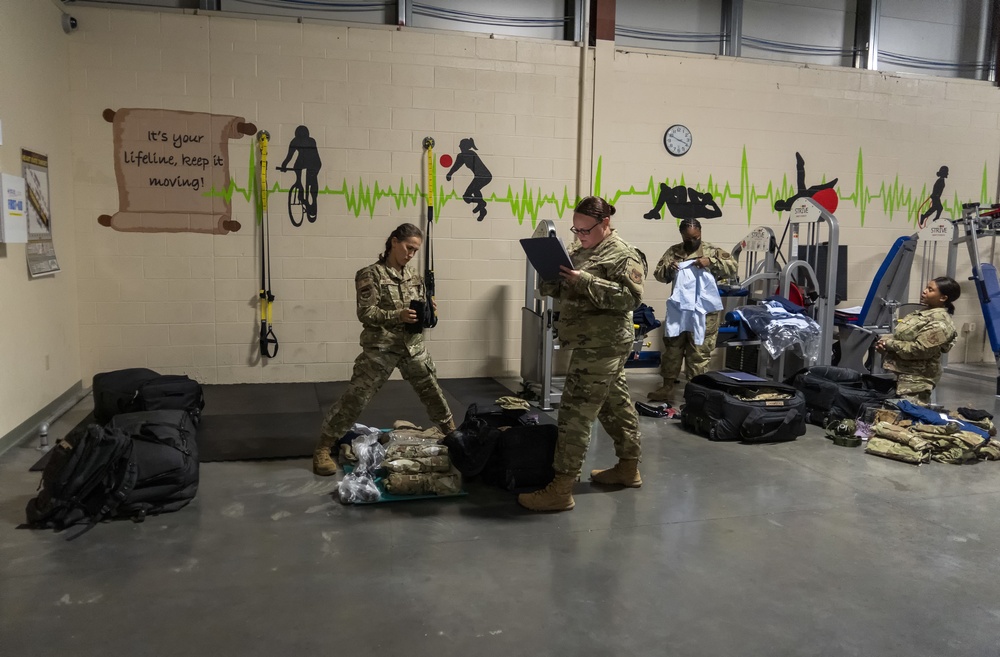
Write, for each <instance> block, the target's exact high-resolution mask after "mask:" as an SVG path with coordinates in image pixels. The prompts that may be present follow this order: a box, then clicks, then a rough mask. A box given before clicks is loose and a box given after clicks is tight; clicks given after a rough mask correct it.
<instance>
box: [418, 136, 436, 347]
mask: <svg viewBox="0 0 1000 657" xmlns="http://www.w3.org/2000/svg"><path fill="white" fill-rule="evenodd" d="M424 148H426V149H427V240H426V242H425V243H424V249H425V253H424V287H425V288H426V289H427V303H426V304H425V305H424V316H423V318H422V321H423V325H424V328H434V327H435V326H437V323H438V316H437V311H436V310H434V295H435V293H436V290H435V285H434V247H433V246H432V240H431V230H432V229H433V228H434V194H435V191H436V189H435V184H436V180H435V176H434V138H433V137H424Z"/></svg>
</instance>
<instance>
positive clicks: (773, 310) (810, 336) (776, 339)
mask: <svg viewBox="0 0 1000 657" xmlns="http://www.w3.org/2000/svg"><path fill="white" fill-rule="evenodd" d="M736 311H737V312H738V313H739V314H740V316H741V317H742V318H743V320H744V321H745V322H746V323H747V326H749V327H750V330H751V331H753V332H754V333H755V334H756V335H757V337H758V338H760V342H761V344H762V345H764V348H765V349H766V350H767V353H768V354H769V355H770V356H771V358H777V357H778V356H780V355H781V354H782V352H784V351H785V350H786V349H792V348H794V349H796V350H797V351H798V352H799V354H800V355H801V356H802V358H803V360H804V361H805V365H806V367H811V366H813V365H815V364H816V361H817V360H818V359H819V349H820V342H821V338H822V335H821V331H820V326H819V324H817V323H816V321H815V320H814V319H812V318H811V317H807V316H805V315H798V314H792V313H789V312H788V311H786V310H785V309H784V308H782V307H781V304H778V303H772V302H764V303H761V304H758V305H754V306H740V307H739V308H737V309H736Z"/></svg>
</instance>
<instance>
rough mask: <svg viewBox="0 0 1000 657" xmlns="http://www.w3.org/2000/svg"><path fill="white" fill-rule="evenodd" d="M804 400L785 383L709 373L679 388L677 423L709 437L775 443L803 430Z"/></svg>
mask: <svg viewBox="0 0 1000 657" xmlns="http://www.w3.org/2000/svg"><path fill="white" fill-rule="evenodd" d="M805 411H806V401H805V398H804V397H803V396H802V393H801V392H799V391H798V390H796V389H795V388H793V387H792V386H790V385H786V384H784V383H778V382H776V381H738V380H736V379H733V378H730V377H728V376H726V375H725V373H723V372H708V373H707V374H699V375H698V376H696V377H694V378H693V379H691V380H690V381H689V382H688V384H687V385H686V386H685V387H684V406H683V408H682V409H681V423H682V424H683V425H684V427H685V428H687V429H689V430H691V431H694V432H696V433H699V434H702V435H704V436H708V438H709V439H710V440H729V441H741V442H744V443H778V442H784V441H787V440H795V438H796V437H798V436H801V435H802V434H804V433H805V432H806V424H805Z"/></svg>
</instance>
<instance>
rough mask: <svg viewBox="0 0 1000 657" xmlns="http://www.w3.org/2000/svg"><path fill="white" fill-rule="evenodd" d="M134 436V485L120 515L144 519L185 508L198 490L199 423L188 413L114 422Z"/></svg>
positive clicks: (169, 412) (148, 414)
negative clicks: (196, 424)
mask: <svg viewBox="0 0 1000 657" xmlns="http://www.w3.org/2000/svg"><path fill="white" fill-rule="evenodd" d="M108 426H109V428H111V429H119V430H121V431H123V432H124V433H126V434H128V435H129V436H130V437H131V439H132V443H133V445H132V460H133V461H134V462H135V465H136V480H135V485H134V486H133V487H132V490H131V491H130V492H129V494H128V496H127V497H126V498H125V499H124V500H123V501H122V503H121V504H120V505H119V506H118V508H117V510H116V512H115V515H116V516H118V517H129V518H131V519H132V520H135V521H141V520H142V519H143V518H145V517H146V516H147V515H158V514H160V513H167V512H170V511H177V510H178V509H181V508H183V507H185V506H187V504H188V503H189V502H190V501H191V500H193V499H194V496H195V495H196V494H197V492H198V479H199V476H198V475H199V471H198V468H199V465H198V445H197V443H196V442H195V427H194V422H193V421H192V419H191V416H189V415H188V414H187V413H186V412H185V411H177V410H166V411H142V412H139V413H124V414H122V415H117V416H115V418H114V419H113V420H111V423H110V425H108Z"/></svg>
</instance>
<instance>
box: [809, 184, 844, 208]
mask: <svg viewBox="0 0 1000 657" xmlns="http://www.w3.org/2000/svg"><path fill="white" fill-rule="evenodd" d="M813 200H815V201H816V202H817V203H819V204H820V205H822V206H823V207H824V208H826V210H827V212H831V213H833V212H836V211H837V205H839V204H840V198H839V197H838V196H837V192H835V191H833V190H832V189H821V190H819V191H818V192H816V193H815V194H813Z"/></svg>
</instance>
